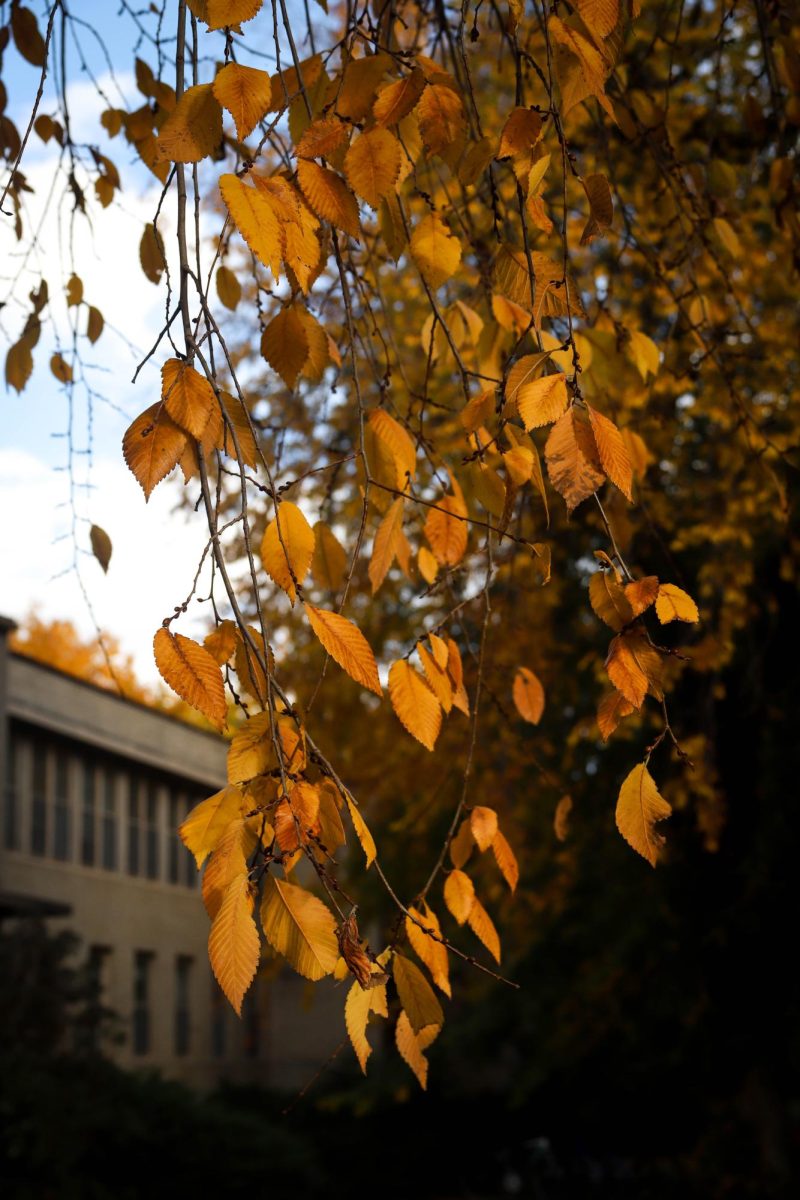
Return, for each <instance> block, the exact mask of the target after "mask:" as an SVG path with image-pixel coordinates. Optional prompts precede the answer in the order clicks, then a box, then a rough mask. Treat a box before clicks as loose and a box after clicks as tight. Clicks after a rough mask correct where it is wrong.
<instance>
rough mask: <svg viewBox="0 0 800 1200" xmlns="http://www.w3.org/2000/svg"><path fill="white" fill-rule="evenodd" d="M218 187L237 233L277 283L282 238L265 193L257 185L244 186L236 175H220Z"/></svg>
mask: <svg viewBox="0 0 800 1200" xmlns="http://www.w3.org/2000/svg"><path fill="white" fill-rule="evenodd" d="M219 190H220V192H221V194H222V199H223V200H224V201H225V205H226V207H227V209H228V212H229V213H230V215H231V220H232V221H233V223H234V225H235V226H236V228H237V229H238V230H239V233H240V234H241V235H242V237H243V238H244V240H245V241H246V242H247V245H248V246H249V248H250V249H251V250H252V252H253V254H255V256H256V258H258V259H259V260H260V261H261V262H262V263H263V264H264V266H265V267H268V268H269V270H270V271H271V272H272V274H273V276H274V278H275V280H276V282H277V281H278V280H279V279H280V274H281V272H280V266H281V250H282V246H283V241H282V238H281V231H280V226H279V224H278V218H277V216H276V213H275V210H274V209H273V207H272V205H271V204H270V202H269V199H268V197H267V195H266V194H265V193H264V192H262V191H260V190H259V189H258V188H255V187H248V186H247V184H245V183H243V181H242V180H241V179H239V177H238V176H237V175H223V176H222V177H221V178H220V181H219Z"/></svg>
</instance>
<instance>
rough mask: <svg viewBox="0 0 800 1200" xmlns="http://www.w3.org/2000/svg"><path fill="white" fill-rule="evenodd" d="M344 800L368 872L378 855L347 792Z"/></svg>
mask: <svg viewBox="0 0 800 1200" xmlns="http://www.w3.org/2000/svg"><path fill="white" fill-rule="evenodd" d="M344 798H345V802H346V804H347V811H348V812H349V813H350V820H351V821H352V822H353V829H354V830H355V833H356V837H357V838H358V840H359V842H360V843H361V849H362V850H363V851H364V857H365V858H366V860H367V870H369V868H370V867H371V866H372V864H373V863H374V861H375V856H376V855H377V853H378V851H377V848H376V846H375V839H374V838H373V836H372V834H371V833H370V831H369V829H368V828H367V823H366V821H365V820H364V818H363V817H362V815H361V812H360V810H359V809H358V808H357V807H356V804H355V801H353V800H352V799H351V798H350V796H349V795H348V794H347V792H345V795H344Z"/></svg>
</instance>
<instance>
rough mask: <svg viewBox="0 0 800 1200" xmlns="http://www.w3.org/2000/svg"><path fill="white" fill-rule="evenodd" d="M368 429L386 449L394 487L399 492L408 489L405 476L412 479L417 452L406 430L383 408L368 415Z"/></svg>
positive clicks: (415, 468) (376, 409) (415, 466)
mask: <svg viewBox="0 0 800 1200" xmlns="http://www.w3.org/2000/svg"><path fill="white" fill-rule="evenodd" d="M368 420H369V428H370V430H371V431H372V432H373V433H374V435H375V437H376V438H377V439H378V441H379V442H380V444H381V445H382V446H383V447H385V448H386V450H387V452H388V454H389V455H390V457H391V459H392V460H393V462H394V465H395V472H396V486H397V487H398V489H399V490H400V491H401V492H404V491H405V490H406V488H407V487H408V479H407V476H410V478H411V479H413V478H414V475H415V474H416V470H417V451H416V447H415V445H414V443H413V441H412V440H411V438H410V437H409V435H408V433H407V432H406V430H405V429H404V428H403V426H402V425H401V424H400V422H399V421H396V420H395V419H394V417H392V416H390V415H389V413H387V412H386V410H385V409H383V408H374V409H373V410H372V411H371V412H370V414H369V418H368Z"/></svg>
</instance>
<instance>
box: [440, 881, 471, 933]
mask: <svg viewBox="0 0 800 1200" xmlns="http://www.w3.org/2000/svg"><path fill="white" fill-rule="evenodd" d="M444 902H445V904H446V905H447V907H448V908H449V909H450V912H451V913H452V914H453V916H454V917H455V919H456V920H457V921H458V923H459V925H463V924H464V922H465V921H467V920H468V918H469V914H470V913H471V912H472V906H473V904H475V902H476V901H475V887H474V885H473V883H472V880H471V879H470V877H469V875H465V874H464V872H463V871H461V870H455V871H451V872H450V874H449V875H448V876H447V878H446V879H445V881H444Z"/></svg>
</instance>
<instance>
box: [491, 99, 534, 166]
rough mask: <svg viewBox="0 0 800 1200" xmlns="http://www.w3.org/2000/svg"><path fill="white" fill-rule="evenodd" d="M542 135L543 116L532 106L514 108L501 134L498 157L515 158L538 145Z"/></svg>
mask: <svg viewBox="0 0 800 1200" xmlns="http://www.w3.org/2000/svg"><path fill="white" fill-rule="evenodd" d="M541 136H542V118H541V117H540V116H539V114H538V113H537V112H534V111H533V109H530V108H512V110H511V112H510V113H509V114H508V116H507V117H506V123H505V125H504V126H503V131H502V133H501V134H500V148H499V149H498V151H497V157H498V158H514V157H516V156H517V155H518V154H524V153H526V152H527V151H529V150H530V149H531V148H532V147H533V146H535V145H536V143H537V142H538V140H539V138H540V137H541Z"/></svg>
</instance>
